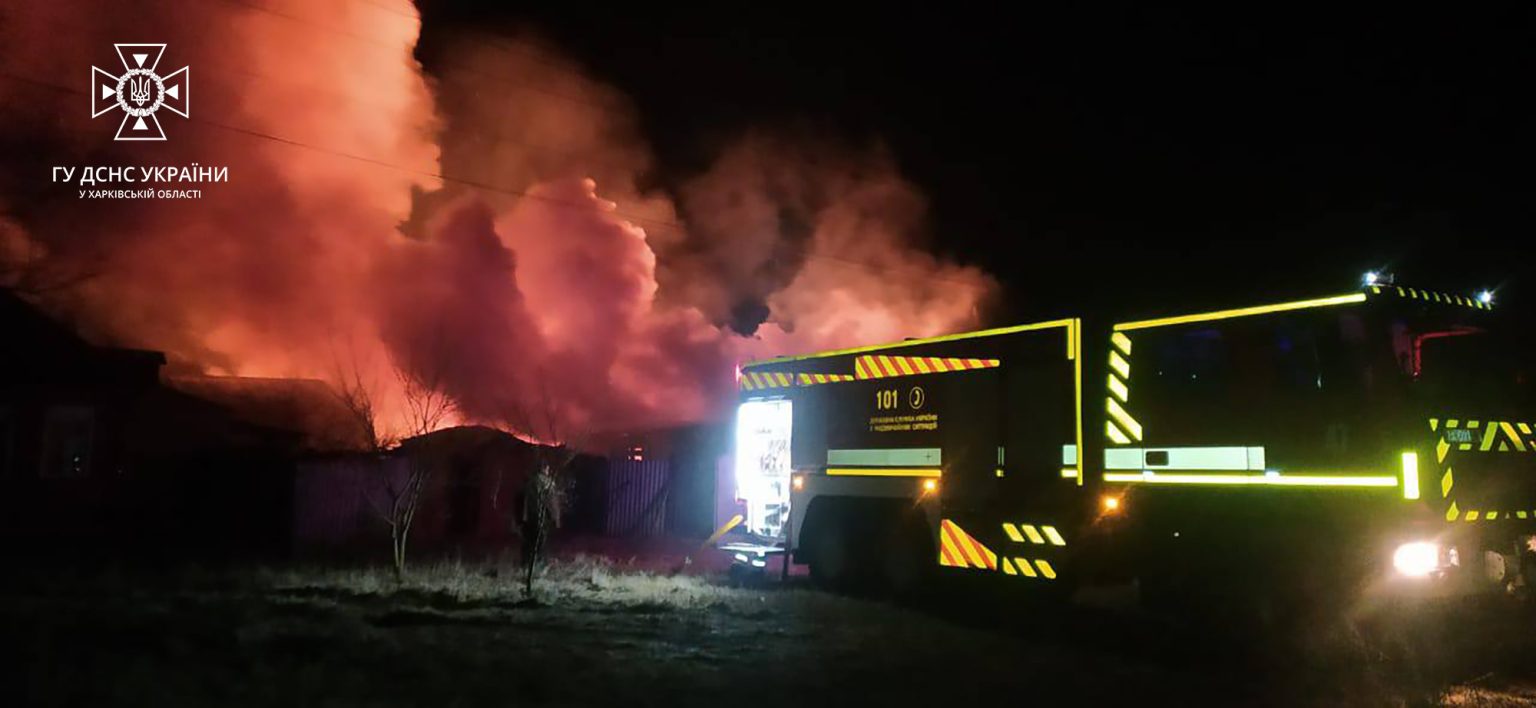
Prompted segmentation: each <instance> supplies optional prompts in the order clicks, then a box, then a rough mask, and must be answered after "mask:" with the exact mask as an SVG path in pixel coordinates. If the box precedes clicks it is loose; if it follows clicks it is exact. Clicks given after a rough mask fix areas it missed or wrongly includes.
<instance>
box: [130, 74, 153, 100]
mask: <svg viewBox="0 0 1536 708" xmlns="http://www.w3.org/2000/svg"><path fill="white" fill-rule="evenodd" d="M128 97H129V98H131V99H133V102H134V103H137V104H139V105H140V106H142V105H144V104H146V103H149V77H148V76H135V77H133V78H131V79H129V80H128Z"/></svg>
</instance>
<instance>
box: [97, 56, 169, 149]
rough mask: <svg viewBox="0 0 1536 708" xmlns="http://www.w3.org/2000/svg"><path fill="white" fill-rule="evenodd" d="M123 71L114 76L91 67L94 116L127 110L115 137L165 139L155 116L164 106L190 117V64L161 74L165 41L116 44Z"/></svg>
mask: <svg viewBox="0 0 1536 708" xmlns="http://www.w3.org/2000/svg"><path fill="white" fill-rule="evenodd" d="M112 46H114V47H117V58H118V59H119V60H121V61H122V63H123V74H122V75H121V76H113V75H112V74H111V73H109V72H106V71H102V70H101V69H100V68H98V67H94V66H93V67H91V117H92V118H96V117H98V116H100V115H101V114H103V113H107V112H108V111H111V110H112V109H114V108H121V109H122V111H123V122H122V124H121V125H119V126H118V127H117V137H115V138H114V139H115V140H164V139H165V131H164V130H162V129H161V127H160V120H159V118H157V117H156V116H155V113H157V112H158V111H159V110H160V109H161V108H164V109H166V110H168V111H170V112H172V113H175V114H176V115H179V116H181V117H183V118H188V117H190V114H189V111H190V108H189V103H188V99H189V97H188V91H189V85H188V75H189V72H188V67H185V66H183V67H181V68H180V69H177V70H175V71H173V72H171V73H169V74H165V75H163V76H162V75H160V74H159V73H157V67H159V66H160V55H161V54H164V53H165V45H164V44H114V45H112Z"/></svg>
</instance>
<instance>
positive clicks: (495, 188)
mask: <svg viewBox="0 0 1536 708" xmlns="http://www.w3.org/2000/svg"><path fill="white" fill-rule="evenodd" d="M0 77H4V78H8V79H11V80H13V81H18V82H21V83H25V84H29V85H33V86H38V87H42V88H47V89H52V90H54V91H59V92H62V93H68V94H73V95H77V96H87V97H89V96H90V93H89V92H87V91H80V90H78V89H73V88H70V87H67V86H61V85H59V84H54V83H50V82H47V81H39V80H37V79H32V78H28V77H25V76H21V75H18V74H13V73H10V72H9V71H0ZM187 120H188V121H189V122H192V123H198V124H202V125H206V126H211V127H214V128H219V129H222V130H226V131H229V132H232V133H236V134H239V135H245V136H248V137H253V138H258V139H262V140H269V141H272V142H276V143H278V144H282V145H287V146H289V147H293V148H297V149H303V150H310V151H314V152H318V153H321V154H325V155H330V156H333V157H339V158H343V159H347V160H352V161H355V162H359V163H362V164H366V165H372V166H374V167H380V168H385V169H391V170H395V171H398V172H402V173H405V174H411V175H415V176H419V177H427V178H431V179H437V180H441V181H442V182H444V183H447V184H454V185H458V186H462V187H468V188H471V189H477V190H481V191H485V192H489V193H492V194H501V195H504V196H509V197H513V198H517V199H531V200H534V201H538V202H542V203H546V204H551V205H554V206H558V207H564V208H568V209H576V210H582V211H590V210H591V209H592V206H591V205H590V204H584V203H579V202H571V201H567V200H564V199H558V198H554V197H549V196H546V195H542V194H536V193H533V192H529V191H527V190H522V189H515V188H511V187H503V186H499V185H493V184H490V183H487V182H482V181H479V180H473V179H466V178H462V177H455V176H452V175H448V174H444V173H442V172H434V171H431V170H422V169H419V168H414V167H409V166H406V165H401V164H399V163H394V162H389V161H387V160H381V159H378V158H373V157H368V156H366V155H357V154H354V153H350V152H345V151H341V150H336V149H333V148H327V147H322V146H319V145H315V144H312V143H306V142H303V141H300V140H294V139H291V138H285V137H283V136H280V135H274V134H271V133H267V132H264V131H260V130H255V129H251V128H243V127H240V126H235V125H229V124H227V123H220V122H217V121H211V120H207V119H203V118H191V117H188V118H187ZM608 213H611V214H613V215H615V216H617V217H619V218H621V219H624V220H625V221H629V222H642V223H647V224H651V225H654V226H657V227H661V228H666V229H673V230H675V231H677V232H679V233H682V234H686V233H687V232H688V229H687V227H686V226H685V225H683V224H681V223H678V222H675V221H667V220H664V219H656V218H651V217H645V216H639V215H632V214H625V213H624V212H621V211H618V210H614V211H612V212H608ZM795 250H796V251H797V252H798V255H800V256H801V257H803V258H806V259H808V260H811V259H816V260H825V261H830V262H836V263H841V264H844V265H848V266H853V267H858V268H864V269H867V270H871V271H877V272H883V273H891V272H895V270H894V269H891V268H886V267H882V266H877V265H875V264H872V263H867V262H864V261H856V260H852V259H847V258H842V257H840V256H832V255H827V254H820V253H812V252H810V251H809V250H808V249H805V248H803V247H802V248H798V249H795ZM959 267H965V266H959ZM929 279H930V280H938V281H943V282H951V283H955V284H961V285H967V286H969V285H972V284H973V283H970V282H966V281H961V280H957V279H954V278H945V277H940V276H930V277H929Z"/></svg>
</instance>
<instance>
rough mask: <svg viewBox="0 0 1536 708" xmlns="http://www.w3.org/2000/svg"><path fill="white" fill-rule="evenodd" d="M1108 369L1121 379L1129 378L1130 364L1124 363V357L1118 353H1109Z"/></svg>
mask: <svg viewBox="0 0 1536 708" xmlns="http://www.w3.org/2000/svg"><path fill="white" fill-rule="evenodd" d="M1109 368H1111V369H1114V370H1115V373H1117V374H1119V375H1120V378H1122V379H1128V378H1130V377H1131V362H1128V361H1126V360H1125V357H1123V356H1120V352H1110V353H1109Z"/></svg>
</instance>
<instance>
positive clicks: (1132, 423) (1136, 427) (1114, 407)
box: [1105, 398, 1141, 440]
mask: <svg viewBox="0 0 1536 708" xmlns="http://www.w3.org/2000/svg"><path fill="white" fill-rule="evenodd" d="M1105 409H1106V410H1108V411H1109V417H1111V418H1114V419H1115V422H1116V423H1119V424H1120V427H1121V428H1123V429H1124V430H1125V432H1127V433H1129V434H1130V436H1131V437H1132V438H1134V439H1136V440H1140V439H1141V423H1138V422H1136V419H1135V418H1132V417H1131V414H1130V413H1127V412H1125V409H1124V408H1121V407H1120V404H1119V403H1118V402H1116V401H1115V399H1113V398H1111V399H1108V401H1106V403H1105Z"/></svg>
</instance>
